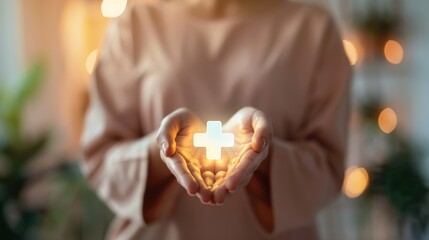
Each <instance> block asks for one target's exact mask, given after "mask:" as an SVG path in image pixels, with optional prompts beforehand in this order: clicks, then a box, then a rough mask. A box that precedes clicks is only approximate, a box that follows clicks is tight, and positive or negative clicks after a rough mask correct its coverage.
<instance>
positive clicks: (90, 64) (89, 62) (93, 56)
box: [86, 49, 98, 74]
mask: <svg viewBox="0 0 429 240" xmlns="http://www.w3.org/2000/svg"><path fill="white" fill-rule="evenodd" d="M97 55H98V50H97V49H96V50H94V51H92V52H91V53H90V54H89V55H88V57H87V58H86V71H88V73H89V74H91V73H92V70H94V66H95V63H96V62H97Z"/></svg>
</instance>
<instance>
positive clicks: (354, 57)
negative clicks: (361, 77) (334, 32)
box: [343, 40, 359, 65]
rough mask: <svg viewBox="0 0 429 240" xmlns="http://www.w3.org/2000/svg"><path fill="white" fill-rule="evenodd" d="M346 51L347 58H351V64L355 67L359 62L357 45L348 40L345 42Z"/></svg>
mask: <svg viewBox="0 0 429 240" xmlns="http://www.w3.org/2000/svg"><path fill="white" fill-rule="evenodd" d="M343 45H344V50H345V51H346V54H347V57H348V58H349V61H350V64H351V65H355V64H356V63H357V61H358V58H359V56H358V51H357V49H356V47H355V45H354V44H353V43H352V42H351V41H348V40H343Z"/></svg>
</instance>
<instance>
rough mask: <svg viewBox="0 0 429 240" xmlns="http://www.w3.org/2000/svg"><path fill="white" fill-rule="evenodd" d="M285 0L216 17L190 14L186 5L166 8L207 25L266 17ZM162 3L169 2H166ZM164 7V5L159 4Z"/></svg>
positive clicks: (272, 13)
mask: <svg viewBox="0 0 429 240" xmlns="http://www.w3.org/2000/svg"><path fill="white" fill-rule="evenodd" d="M286 2H287V1H286V0H277V1H276V2H275V3H273V4H272V6H269V7H265V8H264V9H261V10H258V11H253V12H250V11H249V12H246V13H241V14H236V15H231V16H223V17H218V18H208V17H207V18H206V17H200V16H197V15H195V14H192V13H191V12H190V11H189V10H187V9H186V7H180V6H179V5H175V4H171V3H170V5H169V6H168V8H169V9H170V10H171V11H174V12H175V13H177V14H180V15H181V16H183V17H184V18H186V19H189V20H190V21H192V22H195V23H201V24H208V25H217V24H221V25H222V24H228V23H238V22H247V21H249V20H251V21H253V20H257V19H261V18H266V17H270V16H274V15H277V13H279V12H280V9H281V8H282V6H283V5H284V4H285V3H286ZM164 4H169V3H168V2H166V3H164ZM161 7H164V6H161Z"/></svg>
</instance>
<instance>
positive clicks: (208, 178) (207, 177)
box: [202, 171, 215, 188]
mask: <svg viewBox="0 0 429 240" xmlns="http://www.w3.org/2000/svg"><path fill="white" fill-rule="evenodd" d="M202 176H203V179H204V182H205V183H206V185H207V187H208V188H211V187H212V186H213V184H214V180H215V175H214V174H213V172H211V171H205V172H203V174H202Z"/></svg>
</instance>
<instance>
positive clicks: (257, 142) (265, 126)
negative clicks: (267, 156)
mask: <svg viewBox="0 0 429 240" xmlns="http://www.w3.org/2000/svg"><path fill="white" fill-rule="evenodd" d="M252 128H253V131H254V134H253V137H252V149H253V150H254V151H255V152H261V151H262V150H263V149H264V148H265V147H266V146H268V145H269V144H270V142H271V139H272V135H273V131H272V129H271V123H270V122H269V120H268V119H267V118H266V117H265V115H264V113H263V112H261V111H255V112H254V113H253V115H252Z"/></svg>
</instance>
